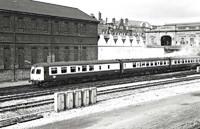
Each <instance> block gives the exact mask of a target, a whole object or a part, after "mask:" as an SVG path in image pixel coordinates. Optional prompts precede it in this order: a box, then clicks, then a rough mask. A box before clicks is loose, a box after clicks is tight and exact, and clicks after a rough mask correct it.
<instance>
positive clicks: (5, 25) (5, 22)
mask: <svg viewBox="0 0 200 129" xmlns="http://www.w3.org/2000/svg"><path fill="white" fill-rule="evenodd" d="M3 26H4V27H5V28H10V17H9V16H4V21H3Z"/></svg>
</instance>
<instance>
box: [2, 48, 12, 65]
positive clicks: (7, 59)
mask: <svg viewBox="0 0 200 129" xmlns="http://www.w3.org/2000/svg"><path fill="white" fill-rule="evenodd" d="M10 57H11V50H10V48H9V47H4V51H3V63H4V69H9V68H11V59H10Z"/></svg>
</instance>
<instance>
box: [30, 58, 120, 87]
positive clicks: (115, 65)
mask: <svg viewBox="0 0 200 129" xmlns="http://www.w3.org/2000/svg"><path fill="white" fill-rule="evenodd" d="M118 74H120V64H119V61H117V60H106V61H79V62H53V63H37V64H34V65H33V66H32V67H31V78H30V81H31V82H32V83H33V84H36V85H43V84H44V83H52V82H53V83H54V84H56V83H61V82H67V83H69V82H75V81H80V80H86V81H87V80H96V79H97V78H98V79H99V78H101V77H109V76H113V75H118Z"/></svg>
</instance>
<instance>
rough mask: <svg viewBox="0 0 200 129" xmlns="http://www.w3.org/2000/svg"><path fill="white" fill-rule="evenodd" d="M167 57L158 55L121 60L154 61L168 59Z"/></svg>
mask: <svg viewBox="0 0 200 129" xmlns="http://www.w3.org/2000/svg"><path fill="white" fill-rule="evenodd" d="M168 59H169V57H158V58H138V59H124V60H122V61H123V62H140V61H156V60H168Z"/></svg>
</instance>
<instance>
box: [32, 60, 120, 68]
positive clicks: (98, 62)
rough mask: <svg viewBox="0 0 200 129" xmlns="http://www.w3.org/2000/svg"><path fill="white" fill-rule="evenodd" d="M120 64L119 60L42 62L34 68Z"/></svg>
mask: <svg viewBox="0 0 200 129" xmlns="http://www.w3.org/2000/svg"><path fill="white" fill-rule="evenodd" d="M109 63H119V60H93V61H70V62H49V63H48V62H42V63H36V64H34V65H33V67H41V66H42V67H51V66H68V65H92V64H109Z"/></svg>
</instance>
